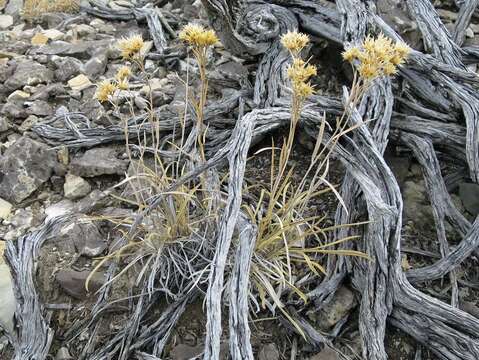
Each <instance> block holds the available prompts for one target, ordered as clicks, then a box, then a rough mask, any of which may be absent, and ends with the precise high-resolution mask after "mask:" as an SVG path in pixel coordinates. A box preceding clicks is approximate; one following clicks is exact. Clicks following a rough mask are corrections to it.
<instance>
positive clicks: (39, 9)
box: [22, 0, 80, 20]
mask: <svg viewBox="0 0 479 360" xmlns="http://www.w3.org/2000/svg"><path fill="white" fill-rule="evenodd" d="M79 10H80V1H79V0H25V2H24V4H23V14H22V15H23V17H24V18H25V19H28V20H33V19H35V18H38V17H40V16H42V15H43V14H47V13H55V12H64V13H74V12H77V11H79Z"/></svg>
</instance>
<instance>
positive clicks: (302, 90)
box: [294, 82, 314, 99]
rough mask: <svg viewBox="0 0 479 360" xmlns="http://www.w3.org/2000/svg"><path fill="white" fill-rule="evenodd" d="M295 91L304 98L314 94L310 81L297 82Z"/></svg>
mask: <svg viewBox="0 0 479 360" xmlns="http://www.w3.org/2000/svg"><path fill="white" fill-rule="evenodd" d="M294 91H295V93H296V94H297V95H298V96H299V97H300V98H302V99H306V98H308V97H310V96H311V95H313V94H314V88H313V86H312V85H311V84H310V83H309V82H308V83H297V84H295V85H294Z"/></svg>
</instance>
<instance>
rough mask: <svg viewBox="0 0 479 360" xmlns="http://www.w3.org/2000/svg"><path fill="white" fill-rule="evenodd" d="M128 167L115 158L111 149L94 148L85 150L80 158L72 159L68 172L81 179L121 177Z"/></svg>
mask: <svg viewBox="0 0 479 360" xmlns="http://www.w3.org/2000/svg"><path fill="white" fill-rule="evenodd" d="M127 167H128V161H126V160H120V159H117V157H116V151H115V149H112V148H95V149H90V150H87V151H86V152H85V153H84V154H83V155H82V156H81V157H79V158H74V159H72V161H71V163H70V170H71V172H72V173H73V174H75V175H78V176H83V177H93V176H99V175H123V174H124V173H125V171H126V169H127Z"/></svg>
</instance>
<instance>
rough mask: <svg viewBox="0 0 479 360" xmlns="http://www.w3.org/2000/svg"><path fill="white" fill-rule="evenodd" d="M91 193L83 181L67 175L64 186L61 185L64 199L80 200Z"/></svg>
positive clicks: (77, 177)
mask: <svg viewBox="0 0 479 360" xmlns="http://www.w3.org/2000/svg"><path fill="white" fill-rule="evenodd" d="M90 191H91V186H90V184H89V183H88V181H86V180H85V179H83V178H81V177H79V176H76V175H72V174H67V175H66V177H65V184H64V185H63V192H64V194H65V197H66V198H67V199H70V200H75V199H79V198H82V197H84V196H86V195H88V193H89V192H90Z"/></svg>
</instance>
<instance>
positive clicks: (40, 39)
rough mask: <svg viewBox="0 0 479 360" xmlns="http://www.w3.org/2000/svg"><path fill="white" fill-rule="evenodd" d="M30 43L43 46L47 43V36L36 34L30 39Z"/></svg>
mask: <svg viewBox="0 0 479 360" xmlns="http://www.w3.org/2000/svg"><path fill="white" fill-rule="evenodd" d="M30 42H31V43H32V45H37V46H38V45H45V44H46V43H47V42H48V36H46V35H45V34H43V33H41V32H39V33H36V34H35V35H34V36H33V37H32V39H31V40H30Z"/></svg>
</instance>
